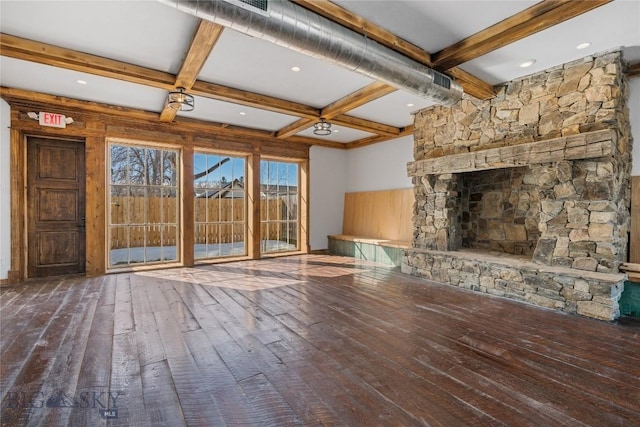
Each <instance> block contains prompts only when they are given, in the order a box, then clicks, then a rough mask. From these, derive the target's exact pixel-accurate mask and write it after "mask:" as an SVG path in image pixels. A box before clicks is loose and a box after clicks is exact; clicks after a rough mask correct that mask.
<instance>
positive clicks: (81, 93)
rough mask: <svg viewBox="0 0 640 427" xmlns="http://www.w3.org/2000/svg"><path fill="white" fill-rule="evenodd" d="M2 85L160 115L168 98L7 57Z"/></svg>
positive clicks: (2, 60)
mask: <svg viewBox="0 0 640 427" xmlns="http://www.w3.org/2000/svg"><path fill="white" fill-rule="evenodd" d="M78 80H83V81H85V82H86V84H80V83H78ZM0 85H1V86H5V87H10V88H16V89H25V90H32V91H36V92H42V93H47V94H51V95H58V96H66V97H69V98H75V99H81V100H86V101H95V102H101V103H105V104H112V105H119V106H122V107H130V108H139V109H142V110H147V111H156V112H160V111H161V110H162V106H163V105H164V102H165V99H166V97H167V92H166V91H164V90H162V89H155V88H152V87H149V86H142V85H138V84H135V83H128V82H124V81H121V80H115V79H110V78H107V77H98V76H94V75H93V74H85V73H80V72H77V71H70V70H66V69H63V68H56V67H51V66H49V65H42V64H37V63H34V62H27V61H22V60H20V59H13V58H7V57H5V56H2V57H0Z"/></svg>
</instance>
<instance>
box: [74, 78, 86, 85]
mask: <svg viewBox="0 0 640 427" xmlns="http://www.w3.org/2000/svg"><path fill="white" fill-rule="evenodd" d="M76 82H78V84H81V85H86V84H87V81H86V80H80V79H78V80H76Z"/></svg>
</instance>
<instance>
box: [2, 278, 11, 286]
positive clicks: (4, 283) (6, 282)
mask: <svg viewBox="0 0 640 427" xmlns="http://www.w3.org/2000/svg"><path fill="white" fill-rule="evenodd" d="M7 285H9V279H0V286H7Z"/></svg>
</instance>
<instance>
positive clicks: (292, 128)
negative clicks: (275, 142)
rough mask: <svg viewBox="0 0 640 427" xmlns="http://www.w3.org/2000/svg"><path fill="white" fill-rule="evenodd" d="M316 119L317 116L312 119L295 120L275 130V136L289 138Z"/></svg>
mask: <svg viewBox="0 0 640 427" xmlns="http://www.w3.org/2000/svg"><path fill="white" fill-rule="evenodd" d="M317 121H318V119H317V118H314V119H308V118H302V119H300V120H296V121H295V122H293V123H291V124H290V125H287V126H285V127H283V128H282V129H280V130H278V131H276V138H280V139H285V138H289V137H291V136H293V135H295V134H297V133H298V132H302V131H303V130H305V129H306V128H308V127H310V126H311V125H312V124H314V123H315V122H317Z"/></svg>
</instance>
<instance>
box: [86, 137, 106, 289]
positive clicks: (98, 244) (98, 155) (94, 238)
mask: <svg viewBox="0 0 640 427" xmlns="http://www.w3.org/2000/svg"><path fill="white" fill-rule="evenodd" d="M96 125H98V124H96ZM106 158H107V144H106V141H105V138H104V137H88V138H86V140H85V159H86V161H85V164H86V165H87V167H86V178H85V179H86V181H85V186H86V202H85V203H86V221H85V223H86V227H85V231H86V241H87V244H86V275H87V276H88V277H91V276H100V275H102V274H104V273H105V271H106V263H107V259H106V254H105V251H106V250H107V248H106V244H107V235H108V230H107V211H108V209H107V178H106Z"/></svg>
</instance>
